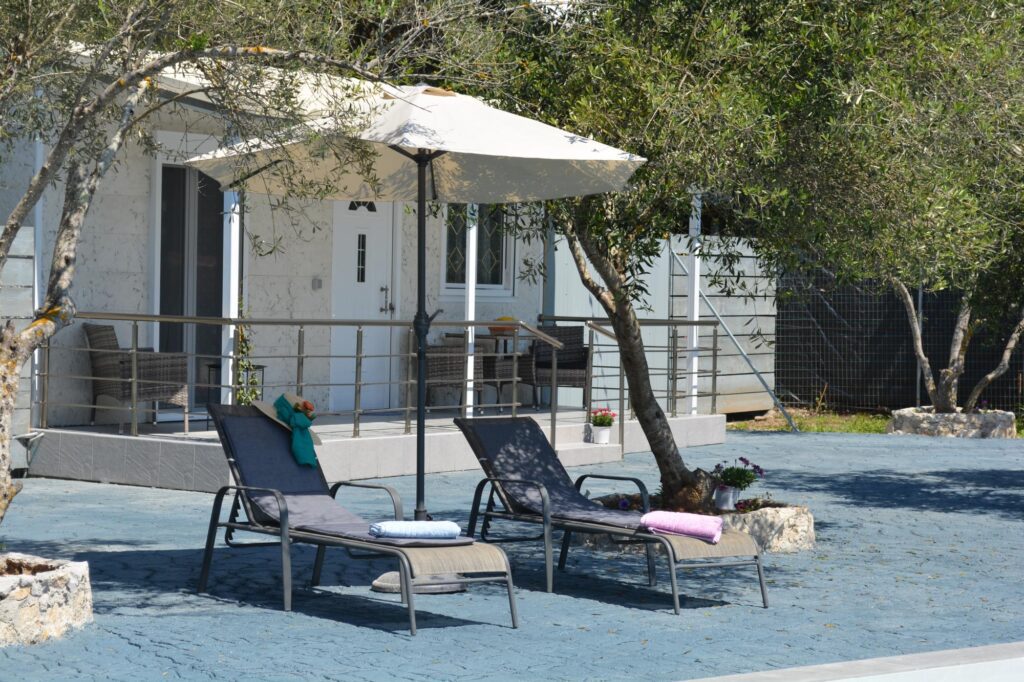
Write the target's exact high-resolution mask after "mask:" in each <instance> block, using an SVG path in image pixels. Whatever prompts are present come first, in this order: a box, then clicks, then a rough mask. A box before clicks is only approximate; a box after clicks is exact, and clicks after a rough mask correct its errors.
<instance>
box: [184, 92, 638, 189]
mask: <svg viewBox="0 0 1024 682" xmlns="http://www.w3.org/2000/svg"><path fill="white" fill-rule="evenodd" d="M353 108H354V109H355V111H354V112H353V115H354V116H355V117H359V116H360V115H362V116H365V117H366V118H367V119H368V120H367V121H366V122H365V123H364V124H363V125H360V126H357V127H356V129H354V130H346V129H345V128H344V127H343V126H342V125H341V123H340V122H339V121H338V120H337V119H334V118H332V117H327V118H320V119H317V120H314V121H312V122H311V123H310V124H309V125H308V129H306V130H304V131H303V133H304V134H302V135H296V136H295V137H294V138H293V139H292V140H290V141H286V142H283V143H282V142H267V141H264V140H247V141H244V142H239V143H237V144H235V145H232V146H229V147H225V148H222V149H219V150H217V151H215V152H212V153H210V154H206V155H204V156H199V157H196V158H193V159H191V160H189V164H190V165H192V166H194V167H195V168H197V169H199V170H200V171H202V172H203V173H205V174H206V175H209V176H211V177H213V178H214V179H216V180H217V181H218V182H220V183H221V185H222V186H228V185H231V184H232V183H234V182H235V181H236V180H237V178H238V177H239V174H240V173H239V164H238V160H239V157H240V156H244V157H246V161H245V163H246V167H247V168H261V167H268V166H269V165H270V164H278V163H284V164H287V165H290V166H292V168H286V169H279V170H277V171H274V172H271V173H262V174H261V175H260V177H259V182H254V183H250V186H249V189H250V190H251V191H255V192H260V193H264V194H273V195H283V194H286V193H287V192H288V186H287V183H286V180H285V176H289V175H292V174H294V173H299V174H300V175H301V177H302V178H303V179H304V180H308V181H310V182H314V183H315V182H329V183H330V184H331V186H332V187H333V188H334V192H335V193H334V194H333V195H331V196H330V197H329V198H335V199H344V200H375V201H415V200H416V198H417V192H418V189H419V187H418V181H417V175H416V165H415V164H413V163H410V162H409V158H408V157H407V156H406V155H405V154H402V153H401V152H402V151H404V152H406V153H407V154H416V153H417V152H418V151H419V150H431V151H443V152H445V153H444V154H443V155H442V156H440V157H438V158H436V159H435V160H434V161H433V163H432V164H431V166H432V168H431V175H432V177H431V178H430V187H429V195H430V198H431V200H433V201H440V202H444V203H488V204H497V203H511V202H527V201H539V200H543V199H557V198H561V197H570V196H582V195H585V194H600V193H602V192H612V191H616V190H619V189H622V187H623V186H624V185H625V184H626V182H627V181H628V180H629V177H630V176H631V175H632V174H633V172H634V171H635V170H636V169H637V168H639V167H640V165H641V164H643V162H644V159H643V158H642V157H639V156H635V155H633V154H629V153H627V152H624V151H622V150H620V149H616V148H614V147H609V146H608V145H605V144H601V143H600V142H595V141H594V140H591V139H588V138H586V137H581V136H579V135H575V134H573V133H570V132H567V131H564V130H559V129H558V128H554V127H552V126H549V125H546V124H544V123H541V122H539V121H534V120H531V119H528V118H524V117H522V116H517V115H515V114H512V113H509V112H507V111H502V110H501V109H496V108H494V107H492V106H489V105H487V104H485V103H484V102H482V101H480V100H479V99H476V98H475V97H469V96H467V95H460V94H456V93H453V92H450V91H448V90H442V89H439V88H433V87H428V86H416V87H410V88H391V87H386V88H385V87H382V88H381V90H380V91H379V92H378V93H376V94H373V95H370V96H368V97H367V98H366V99H364V100H360V101H359V102H357V103H354V106H353ZM350 118H351V117H350ZM342 130H345V132H340V131H342ZM320 135H323V136H331V135H339V136H341V137H342V138H348V139H356V140H360V141H362V142H364V143H369V144H370V146H371V147H372V149H373V151H374V152H376V153H377V158H376V159H375V161H374V163H373V167H374V170H375V174H376V176H377V179H378V180H379V183H378V184H376V186H373V185H371V183H369V182H367V181H366V180H365V179H364V178H363V177H362V176H361V175H360V174H359V172H358V171H357V170H356V169H354V168H344V167H339V166H338V165H337V163H339V162H338V161H337V159H336V158H335V157H334V155H333V154H331V153H330V151H329V145H328V144H325V143H318V141H317V140H318V137H319V136H320ZM330 144H337V141H336V140H332V141H331V143H330ZM399 150H401V151H399ZM328 192H329V194H330V190H329V191H328Z"/></svg>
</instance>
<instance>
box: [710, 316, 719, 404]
mask: <svg viewBox="0 0 1024 682" xmlns="http://www.w3.org/2000/svg"><path fill="white" fill-rule="evenodd" d="M711 414H718V325H717V324H716V325H715V326H714V327H712V328H711Z"/></svg>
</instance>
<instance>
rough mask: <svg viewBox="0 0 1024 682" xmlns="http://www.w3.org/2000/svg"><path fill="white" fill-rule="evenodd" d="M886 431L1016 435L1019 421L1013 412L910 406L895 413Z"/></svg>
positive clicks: (963, 435)
mask: <svg viewBox="0 0 1024 682" xmlns="http://www.w3.org/2000/svg"><path fill="white" fill-rule="evenodd" d="M886 431H888V432H889V433H897V434H916V435H920V436H949V437H954V438H1016V437H1017V423H1016V416H1015V415H1014V414H1013V412H1004V411H1002V410H985V411H984V412H969V413H967V414H964V413H963V412H959V411H958V412H956V413H939V414H936V413H935V412H934V411H932V408H931V407H921V408H918V407H908V408H905V409H902V410H896V411H895V412H893V413H892V419H891V420H890V421H889V424H888V426H886Z"/></svg>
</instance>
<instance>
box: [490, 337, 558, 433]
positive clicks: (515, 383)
mask: <svg viewBox="0 0 1024 682" xmlns="http://www.w3.org/2000/svg"><path fill="white" fill-rule="evenodd" d="M552 367H554V365H552ZM497 383H498V404H499V405H500V404H501V381H500V380H499V381H498V382H497ZM518 412H519V325H518V324H517V325H516V326H515V328H513V329H512V416H513V417H515V416H516V415H517V414H518Z"/></svg>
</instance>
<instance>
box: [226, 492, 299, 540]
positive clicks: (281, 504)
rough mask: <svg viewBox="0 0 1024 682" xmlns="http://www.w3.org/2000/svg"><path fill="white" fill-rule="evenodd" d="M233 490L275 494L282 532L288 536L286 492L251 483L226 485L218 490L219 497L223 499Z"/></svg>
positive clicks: (284, 535)
mask: <svg viewBox="0 0 1024 682" xmlns="http://www.w3.org/2000/svg"><path fill="white" fill-rule="evenodd" d="M232 490H235V491H238V492H245V493H248V492H255V493H270V494H271V495H273V496H274V500H275V501H276V502H277V511H278V514H277V516H278V518H279V519H280V521H279V524H280V527H281V534H282V536H283V537H285V538H287V537H288V501H287V500H286V499H284V494H283V493H282V492H281V491H280V490H275V489H274V488H257V487H253V486H250V485H226V486H224V487H223V488H221V489H220V490H218V491H217V499H218V500H220V499H223V497H224V495H225V494H227V493H229V492H230V491H232Z"/></svg>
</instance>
